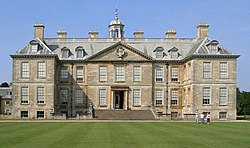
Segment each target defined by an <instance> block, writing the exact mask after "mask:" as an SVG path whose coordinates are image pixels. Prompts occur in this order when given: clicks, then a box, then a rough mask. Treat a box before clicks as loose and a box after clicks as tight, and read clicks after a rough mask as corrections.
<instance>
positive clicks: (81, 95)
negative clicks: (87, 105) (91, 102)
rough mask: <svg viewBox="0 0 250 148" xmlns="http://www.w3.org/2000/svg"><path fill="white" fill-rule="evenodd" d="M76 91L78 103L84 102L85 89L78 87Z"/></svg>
mask: <svg viewBox="0 0 250 148" xmlns="http://www.w3.org/2000/svg"><path fill="white" fill-rule="evenodd" d="M75 93H76V94H75V95H76V96H75V98H76V103H79V104H81V103H83V90H81V89H77V90H76V92H75Z"/></svg>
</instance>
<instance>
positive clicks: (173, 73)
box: [171, 67, 179, 82]
mask: <svg viewBox="0 0 250 148" xmlns="http://www.w3.org/2000/svg"><path fill="white" fill-rule="evenodd" d="M178 78H179V68H178V67H172V68H171V81H172V82H178V80H179V79H178Z"/></svg>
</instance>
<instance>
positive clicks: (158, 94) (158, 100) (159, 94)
mask: <svg viewBox="0 0 250 148" xmlns="http://www.w3.org/2000/svg"><path fill="white" fill-rule="evenodd" d="M155 105H156V106H162V105H163V90H162V89H156V90H155Z"/></svg>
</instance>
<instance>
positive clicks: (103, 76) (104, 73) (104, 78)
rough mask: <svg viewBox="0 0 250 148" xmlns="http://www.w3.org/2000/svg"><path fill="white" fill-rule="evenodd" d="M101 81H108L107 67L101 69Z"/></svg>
mask: <svg viewBox="0 0 250 148" xmlns="http://www.w3.org/2000/svg"><path fill="white" fill-rule="evenodd" d="M99 81H100V82H104V81H107V67H106V66H100V67H99Z"/></svg>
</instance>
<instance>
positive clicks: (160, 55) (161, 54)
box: [156, 50, 163, 58]
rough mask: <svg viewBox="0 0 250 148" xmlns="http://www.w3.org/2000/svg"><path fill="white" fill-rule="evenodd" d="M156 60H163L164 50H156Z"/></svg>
mask: <svg viewBox="0 0 250 148" xmlns="http://www.w3.org/2000/svg"><path fill="white" fill-rule="evenodd" d="M156 58H163V50H156Z"/></svg>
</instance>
